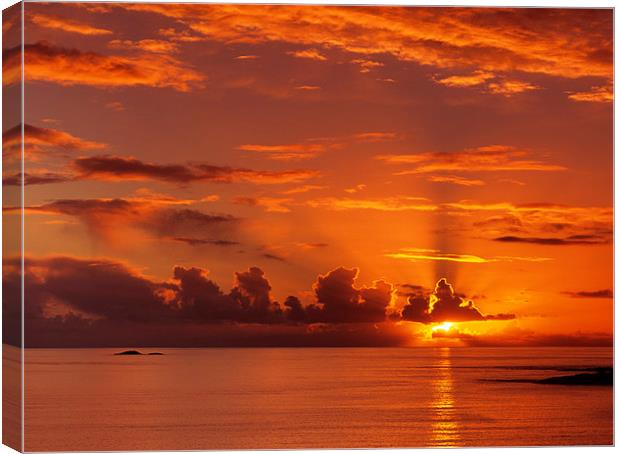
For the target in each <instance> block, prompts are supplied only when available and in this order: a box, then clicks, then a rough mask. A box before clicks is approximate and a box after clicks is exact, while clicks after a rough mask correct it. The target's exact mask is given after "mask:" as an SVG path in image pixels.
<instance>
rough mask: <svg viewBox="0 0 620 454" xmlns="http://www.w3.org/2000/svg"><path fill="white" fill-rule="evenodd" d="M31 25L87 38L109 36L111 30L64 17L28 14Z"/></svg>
mask: <svg viewBox="0 0 620 454" xmlns="http://www.w3.org/2000/svg"><path fill="white" fill-rule="evenodd" d="M26 17H27V18H28V20H30V21H31V22H32V23H33V24H35V25H38V26H39V27H44V28H51V29H54V30H59V31H63V32H67V33H78V34H80V35H89V36H101V35H111V34H112V30H108V29H105V28H99V27H95V26H93V25H89V24H87V23H84V22H80V21H77V20H75V19H68V18H66V17H60V16H53V15H49V14H41V13H35V12H32V11H29V12H28V15H27V16H26Z"/></svg>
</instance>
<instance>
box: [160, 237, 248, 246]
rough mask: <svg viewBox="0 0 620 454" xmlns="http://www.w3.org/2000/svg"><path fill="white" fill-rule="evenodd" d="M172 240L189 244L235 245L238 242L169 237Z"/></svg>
mask: <svg viewBox="0 0 620 454" xmlns="http://www.w3.org/2000/svg"><path fill="white" fill-rule="evenodd" d="M170 239H171V240H172V241H177V242H179V243H185V244H187V245H189V246H205V245H211V246H224V247H228V246H237V245H239V244H240V243H239V242H237V241H230V240H216V239H205V238H184V237H174V238H170Z"/></svg>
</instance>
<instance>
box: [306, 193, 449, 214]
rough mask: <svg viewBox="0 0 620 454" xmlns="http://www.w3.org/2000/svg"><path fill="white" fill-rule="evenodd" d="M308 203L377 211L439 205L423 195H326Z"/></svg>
mask: <svg viewBox="0 0 620 454" xmlns="http://www.w3.org/2000/svg"><path fill="white" fill-rule="evenodd" d="M306 203H307V205H309V206H311V207H313V208H326V209H329V210H335V211H346V210H377V211H434V210H436V209H437V208H438V207H437V205H435V204H433V203H431V202H430V201H428V199H426V198H422V197H408V196H396V197H384V198H377V199H352V198H346V197H345V198H337V197H325V198H320V199H312V200H308V201H307V202H306Z"/></svg>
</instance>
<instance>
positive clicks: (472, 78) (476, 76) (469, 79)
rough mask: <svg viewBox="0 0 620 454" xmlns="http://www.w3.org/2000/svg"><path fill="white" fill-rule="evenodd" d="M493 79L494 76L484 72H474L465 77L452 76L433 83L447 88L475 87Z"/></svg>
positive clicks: (438, 79)
mask: <svg viewBox="0 0 620 454" xmlns="http://www.w3.org/2000/svg"><path fill="white" fill-rule="evenodd" d="M493 78H495V74H493V73H490V72H486V71H474V72H473V73H471V74H467V75H462V76H459V75H454V76H449V77H444V78H443V79H441V78H436V79H435V81H436V82H438V83H440V84H442V85H445V86H447V87H475V86H478V85H482V84H484V83H485V82H486V81H487V80H489V79H493Z"/></svg>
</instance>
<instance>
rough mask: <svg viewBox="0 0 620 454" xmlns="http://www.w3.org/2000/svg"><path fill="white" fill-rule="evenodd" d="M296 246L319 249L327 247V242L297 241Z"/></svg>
mask: <svg viewBox="0 0 620 454" xmlns="http://www.w3.org/2000/svg"><path fill="white" fill-rule="evenodd" d="M297 246H299V247H300V248H302V249H319V248H326V247H329V244H327V243H297Z"/></svg>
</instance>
